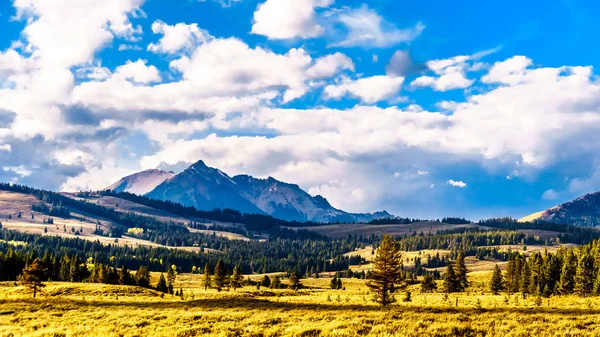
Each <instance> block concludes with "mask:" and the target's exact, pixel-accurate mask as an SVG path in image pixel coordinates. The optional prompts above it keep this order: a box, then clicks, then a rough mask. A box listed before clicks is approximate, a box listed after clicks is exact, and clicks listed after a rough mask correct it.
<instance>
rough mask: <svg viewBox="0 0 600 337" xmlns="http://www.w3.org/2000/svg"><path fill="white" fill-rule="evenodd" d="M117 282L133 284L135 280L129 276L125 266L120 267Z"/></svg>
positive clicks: (127, 284) (125, 284) (126, 284)
mask: <svg viewBox="0 0 600 337" xmlns="http://www.w3.org/2000/svg"><path fill="white" fill-rule="evenodd" d="M119 284H120V285H124V286H131V285H135V280H134V279H133V277H131V273H130V272H129V269H127V267H125V266H123V267H121V272H120V273H119Z"/></svg>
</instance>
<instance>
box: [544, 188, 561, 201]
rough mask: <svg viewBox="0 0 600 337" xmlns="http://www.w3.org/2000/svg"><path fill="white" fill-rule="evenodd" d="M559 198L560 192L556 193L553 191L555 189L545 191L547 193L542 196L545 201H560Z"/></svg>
mask: <svg viewBox="0 0 600 337" xmlns="http://www.w3.org/2000/svg"><path fill="white" fill-rule="evenodd" d="M558 197H559V194H558V192H556V191H555V190H553V189H549V190H546V191H545V192H544V193H543V194H542V199H543V200H556V199H558Z"/></svg>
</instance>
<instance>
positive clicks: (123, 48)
mask: <svg viewBox="0 0 600 337" xmlns="http://www.w3.org/2000/svg"><path fill="white" fill-rule="evenodd" d="M126 50H142V47H140V46H138V45H134V44H120V45H119V51H126Z"/></svg>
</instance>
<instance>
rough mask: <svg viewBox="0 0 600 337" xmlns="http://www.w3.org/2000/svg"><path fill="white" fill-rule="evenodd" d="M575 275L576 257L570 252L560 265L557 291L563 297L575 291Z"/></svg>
mask: <svg viewBox="0 0 600 337" xmlns="http://www.w3.org/2000/svg"><path fill="white" fill-rule="evenodd" d="M576 275H577V257H576V256H575V254H574V253H573V251H572V250H571V251H570V252H569V253H568V254H567V256H566V257H565V260H564V262H563V265H562V271H561V273H560V284H559V286H558V291H559V292H560V293H561V294H563V295H568V294H571V293H573V290H574V289H575V276H576Z"/></svg>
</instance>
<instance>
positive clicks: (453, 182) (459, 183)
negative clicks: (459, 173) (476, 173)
mask: <svg viewBox="0 0 600 337" xmlns="http://www.w3.org/2000/svg"><path fill="white" fill-rule="evenodd" d="M446 184H448V185H450V186H454V187H460V188H464V187H467V184H466V183H465V182H463V181H460V180H458V181H456V180H452V179H450V180H448V181H447V182H446Z"/></svg>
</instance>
